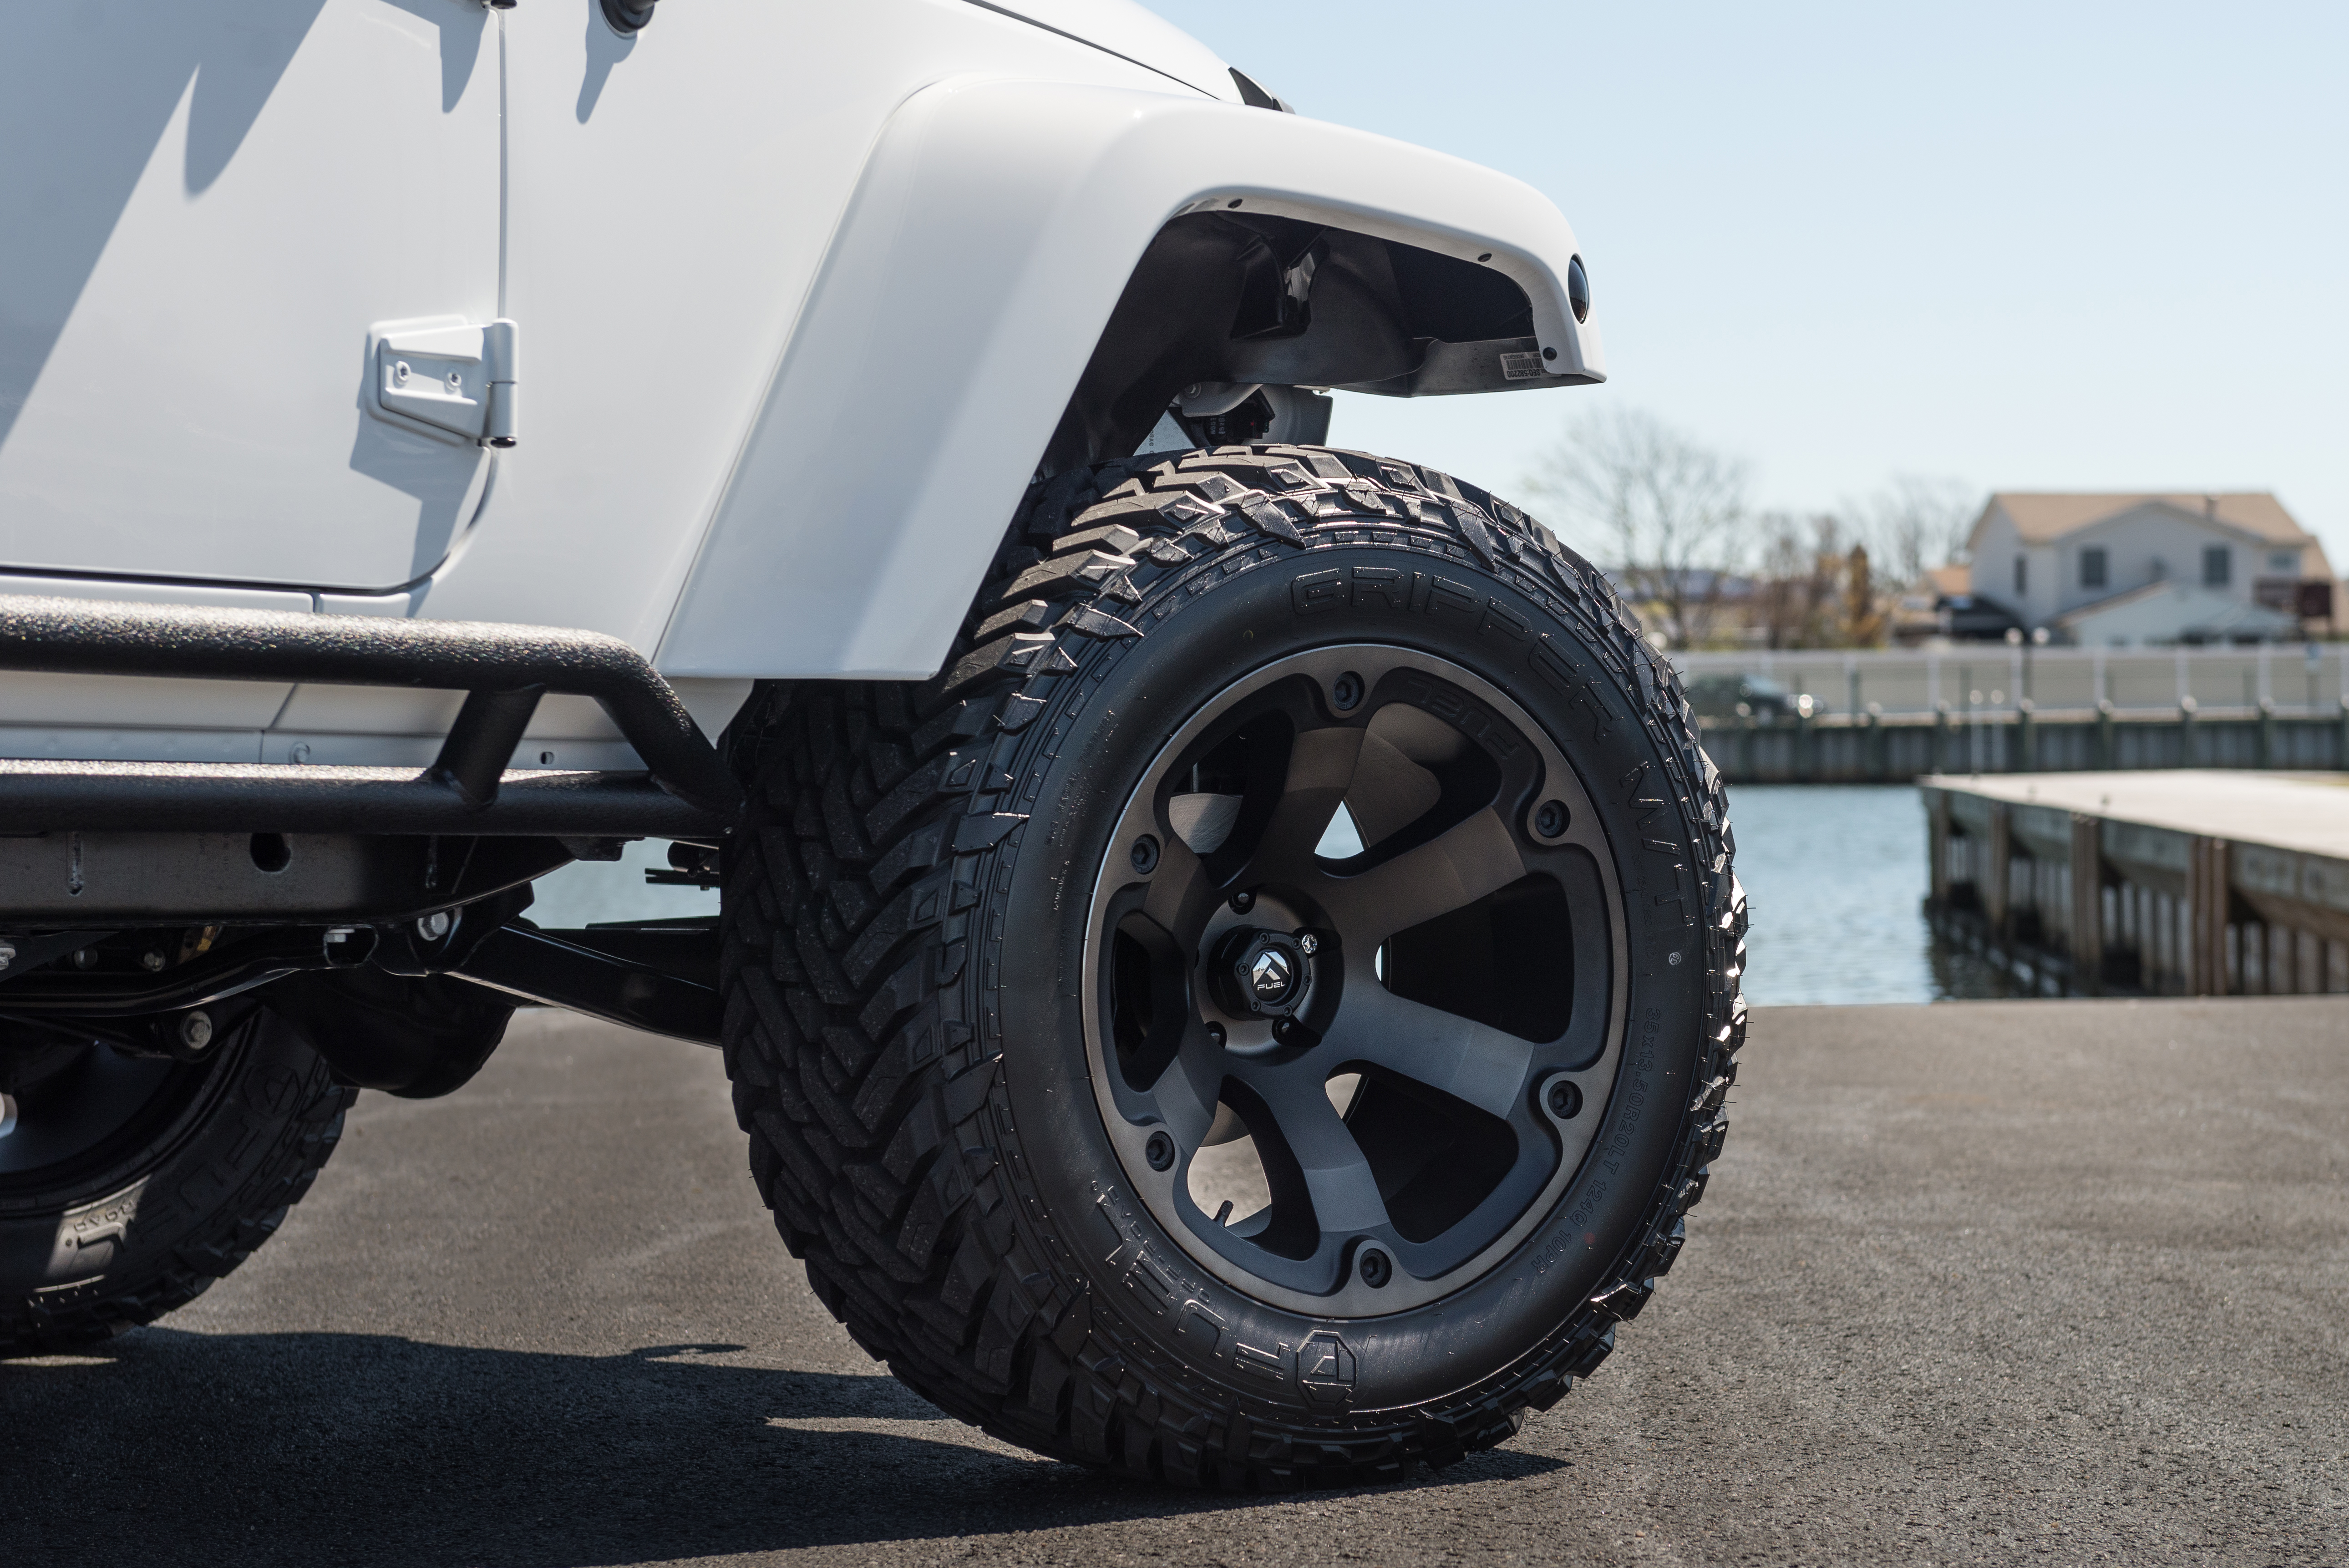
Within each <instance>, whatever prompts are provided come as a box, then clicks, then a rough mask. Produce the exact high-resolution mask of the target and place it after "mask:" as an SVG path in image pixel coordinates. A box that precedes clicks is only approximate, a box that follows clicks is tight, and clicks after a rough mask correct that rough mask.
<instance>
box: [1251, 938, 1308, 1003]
mask: <svg viewBox="0 0 2349 1568" xmlns="http://www.w3.org/2000/svg"><path fill="white" fill-rule="evenodd" d="M1248 989H1249V990H1250V991H1251V992H1255V994H1256V999H1257V1001H1258V1002H1263V1003H1264V1004H1265V1005H1267V1006H1268V1007H1277V1006H1278V1005H1279V1004H1280V1003H1282V1002H1286V1001H1288V993H1289V992H1292V991H1294V990H1296V989H1297V966H1296V965H1295V964H1293V963H1291V962H1289V961H1288V954H1287V953H1285V952H1282V951H1281V950H1279V949H1278V948H1274V949H1271V950H1268V951H1265V952H1260V953H1258V954H1257V958H1256V961H1255V962H1254V963H1252V964H1250V965H1249V966H1248Z"/></svg>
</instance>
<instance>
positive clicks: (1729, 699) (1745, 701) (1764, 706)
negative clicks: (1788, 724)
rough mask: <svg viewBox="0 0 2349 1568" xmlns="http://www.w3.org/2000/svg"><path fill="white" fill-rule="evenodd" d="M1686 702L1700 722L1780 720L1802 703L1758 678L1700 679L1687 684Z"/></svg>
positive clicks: (1700, 677)
mask: <svg viewBox="0 0 2349 1568" xmlns="http://www.w3.org/2000/svg"><path fill="white" fill-rule="evenodd" d="M1688 700H1689V706H1690V707H1692V708H1693V709H1695V710H1696V713H1697V717H1698V718H1700V719H1743V718H1745V717H1747V716H1748V715H1751V716H1752V717H1754V718H1756V719H1764V720H1767V719H1783V718H1785V716H1786V715H1787V714H1789V713H1792V712H1794V711H1796V709H1797V708H1798V707H1799V706H1800V705H1801V704H1802V702H1803V699H1801V698H1799V697H1796V696H1795V695H1794V694H1793V693H1792V692H1789V691H1787V690H1786V689H1785V687H1783V686H1781V685H1779V684H1778V683H1777V682H1776V681H1775V680H1764V679H1763V678H1762V677H1760V676H1758V675H1700V676H1698V677H1697V678H1696V679H1695V680H1692V681H1690V682H1689V683H1688Z"/></svg>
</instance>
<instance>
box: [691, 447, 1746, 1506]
mask: <svg viewBox="0 0 2349 1568" xmlns="http://www.w3.org/2000/svg"><path fill="white" fill-rule="evenodd" d="M738 736H739V737H740V738H741V739H742V740H743V741H744V742H746V751H745V753H744V754H745V755H746V756H747V757H748V758H749V759H750V765H751V766H753V767H754V768H755V771H756V774H757V784H758V790H757V794H758V795H759V805H758V806H757V807H756V808H755V815H754V826H753V828H752V830H751V831H750V833H748V834H746V835H743V836H741V838H740V844H739V847H738V849H737V851H736V852H735V854H734V855H733V857H732V860H731V863H730V866H729V867H728V880H727V888H726V909H727V915H726V921H727V928H728V932H729V942H728V947H727V954H726V960H725V982H726V985H727V988H728V995H729V1014H728V1016H729V1029H728V1041H727V1061H728V1064H729V1068H730V1072H731V1073H732V1075H733V1076H734V1080H735V1092H736V1104H737V1107H738V1110H739V1112H740V1116H741V1119H742V1123H743V1126H744V1127H745V1129H746V1130H747V1131H749V1132H750V1137H751V1165H752V1169H753V1171H754V1173H755V1174H756V1175H757V1177H758V1179H759V1182H760V1186H761V1191H762V1193H763V1194H764V1195H765V1196H766V1198H767V1199H768V1201H769V1203H770V1204H771V1206H772V1208H773V1209H774V1210H775V1214H776V1219H777V1222H778V1224H779V1226H780V1228H781V1231H782V1232H783V1235H784V1238H785V1240H786V1241H788V1242H789V1243H790V1244H791V1246H792V1249H793V1251H795V1252H797V1253H798V1254H799V1255H800V1256H801V1257H802V1258H804V1259H805V1260H806V1262H807V1265H808V1270H809V1275H810V1278H811V1279H812V1281H813V1282H814V1284H815V1286H816V1289H817V1290H818V1292H819V1293H821V1294H822V1296H823V1299H824V1301H825V1303H827V1304H828V1305H829V1306H831V1308H832V1309H833V1311H834V1312H835V1313H837V1314H839V1315H840V1316H841V1317H842V1319H843V1321H844V1322H845V1323H846V1324H847V1325H848V1327H849V1329H850V1331H851V1332H852V1333H853V1334H854V1335H855V1336H856V1338H857V1339H858V1340H859V1342H860V1343H862V1344H863V1345H865V1346H866V1348H868V1349H869V1350H871V1351H872V1352H873V1353H874V1355H879V1356H882V1357H885V1358H886V1359H887V1361H888V1362H889V1364H890V1366H891V1367H892V1368H893V1369H894V1370H895V1372H896V1373H897V1374H898V1375H899V1376H901V1377H903V1378H904V1379H905V1381H906V1382H908V1383H909V1384H911V1385H912V1386H914V1387H915V1388H916V1389H917V1390H919V1391H920V1392H921V1393H923V1394H924V1395H926V1397H929V1398H931V1399H933V1400H934V1401H936V1403H938V1404H939V1405H941V1406H942V1407H945V1408H947V1409H948V1410H950V1411H952V1412H954V1413H956V1414H957V1415H959V1416H962V1417H965V1418H966V1419H968V1420H971V1421H974V1422H977V1423H978V1424H980V1425H982V1426H984V1427H986V1428H988V1429H989V1430H990V1431H993V1432H996V1433H998V1434H999V1435H1001V1436H1003V1437H1006V1438H1010V1439H1012V1440H1014V1441H1017V1442H1020V1443H1024V1444H1027V1445H1029V1446H1030V1447H1032V1448H1035V1449H1040V1450H1041V1451H1043V1452H1047V1453H1051V1454H1056V1455H1061V1456H1064V1457H1068V1458H1071V1459H1080V1460H1083V1461H1086V1462H1090V1463H1094V1464H1102V1465H1108V1466H1113V1467H1117V1468H1122V1469H1128V1470H1132V1471H1135V1472H1141V1473H1148V1474H1155V1475H1161V1476H1164V1477H1166V1478H1169V1479H1173V1480H1182V1481H1186V1482H1194V1483H1198V1484H1207V1485H1223V1486H1268V1485H1289V1484H1297V1483H1299V1482H1313V1481H1330V1480H1361V1479H1369V1478H1373V1477H1381V1476H1393V1475H1397V1474H1399V1473H1401V1472H1402V1469H1404V1468H1406V1467H1407V1466H1409V1465H1410V1464H1412V1463H1413V1462H1415V1461H1419V1460H1426V1461H1430V1462H1434V1463H1443V1462H1445V1461H1448V1460H1450V1459H1456V1458H1458V1457H1459V1456H1460V1455H1461V1454H1462V1453H1464V1452H1465V1451H1467V1450H1469V1449H1475V1448H1480V1447H1485V1446H1488V1445H1490V1444H1493V1443H1495V1442H1498V1441H1500V1440H1502V1439H1503V1438H1506V1437H1507V1436H1509V1435H1510V1434H1511V1433H1513V1432H1514V1431H1515V1430H1516V1428H1517V1424H1518V1423H1519V1422H1520V1421H1521V1420H1522V1419H1523V1412H1524V1410H1525V1409H1526V1407H1528V1406H1533V1407H1545V1408H1546V1407H1547V1406H1549V1405H1550V1404H1552V1403H1553V1402H1555V1401H1556V1399H1557V1397H1558V1396H1559V1395H1560V1394H1561V1393H1563V1392H1564V1391H1565V1390H1566V1388H1567V1387H1568V1386H1569V1385H1570V1384H1571V1382H1572V1380H1573V1378H1574V1377H1575V1376H1580V1375H1582V1374H1585V1373H1587V1372H1588V1371H1589V1370H1590V1369H1591V1368H1592V1367H1594V1366H1597V1365H1598V1363H1599V1360H1600V1359H1601V1358H1602V1357H1603V1356H1604V1355H1606V1354H1607V1352H1608V1350H1609V1348H1610V1347H1611V1345H1612V1344H1613V1334H1612V1325H1613V1324H1615V1323H1616V1322H1618V1321H1619V1320H1621V1319H1624V1318H1628V1317H1630V1316H1631V1315H1633V1314H1635V1313H1637V1312H1638V1310H1639V1309H1640V1306H1641V1305H1642V1304H1643V1303H1645V1302H1646V1300H1647V1299H1648V1295H1649V1293H1650V1292H1651V1289H1652V1288H1653V1283H1654V1277H1655V1276H1656V1275H1657V1274H1660V1273H1661V1272H1663V1271H1664V1270H1665V1269H1666V1268H1668V1267H1669V1266H1670V1265H1671V1261H1672V1259H1673V1257H1674V1256H1675V1255H1676V1254H1677V1252H1678V1251H1679V1249H1680V1245H1681V1240H1682V1223H1681V1217H1682V1214H1683V1213H1684V1212H1685V1211H1686V1210H1687V1209H1688V1208H1689V1206H1690V1205H1692V1204H1693V1203H1694V1202H1695V1201H1696V1199H1697V1198H1698V1197H1699V1195H1700V1194H1701V1193H1702V1190H1703V1187H1704V1182H1705V1179H1706V1165H1707V1162H1708V1161H1709V1160H1710V1159H1711V1158H1712V1157H1713V1155H1714V1154H1715V1153H1716V1152H1718V1150H1719V1148H1720V1146H1721V1140H1722V1137H1723V1132H1724V1130H1725V1125H1726V1124H1725V1120H1724V1118H1723V1115H1722V1105H1723V1098H1724V1096H1725V1094H1726V1091H1727V1089H1728V1086H1729V1084H1730V1082H1731V1080H1732V1077H1733V1070H1734V1069H1733V1062H1732V1055H1733V1053H1734V1051H1735V1050H1736V1048H1737V1046H1738V1045H1739V1044H1741V1042H1742V1039H1743V1033H1744V1006H1743V1003H1742V1002H1741V1001H1740V999H1739V995H1738V975H1739V971H1740V968H1741V966H1742V963H1743V934H1744V900H1743V898H1742V895H1741V894H1740V893H1739V891H1738V889H1737V886H1736V882H1735V878H1734V877H1733V874H1732V872H1731V869H1730V863H1729V855H1730V839H1729V831H1728V825H1727V822H1726V819H1725V815H1724V802H1723V793H1722V790H1721V788H1720V785H1719V782H1718V778H1717V775H1715V774H1713V771H1712V769H1711V767H1710V765H1709V764H1708V763H1707V762H1706V761H1705V759H1704V756H1703V753H1702V751H1700V750H1699V748H1698V746H1697V742H1696V737H1695V733H1694V731H1693V727H1692V722H1691V720H1690V718H1689V714H1688V711H1687V708H1686V705H1685V704H1684V703H1683V702H1682V699H1681V696H1680V691H1679V686H1678V682H1677V680H1676V679H1675V678H1674V677H1673V675H1672V673H1671V670H1670V668H1669V666H1667V665H1665V664H1664V663H1663V662H1662V661H1661V659H1658V658H1656V657H1655V656H1654V655H1653V654H1652V652H1651V650H1650V649H1649V648H1648V647H1647V646H1646V644H1645V643H1644V642H1643V641H1642V640H1641V639H1640V637H1639V635H1638V628H1637V627H1636V625H1634V624H1633V623H1632V622H1631V621H1630V618H1629V617H1628V616H1626V615H1624V614H1623V613H1622V611H1621V609H1620V608H1619V606H1618V605H1617V604H1616V602H1615V599H1614V597H1613V596H1612V594H1611V592H1610V591H1609V588H1608V587H1607V585H1606V582H1605V579H1604V578H1603V577H1602V576H1600V575H1599V574H1598V573H1597V572H1595V571H1592V570H1591V569H1590V568H1589V567H1588V566H1586V565H1585V564H1584V563H1582V562H1581V561H1579V560H1578V559H1577V558H1576V557H1574V556H1572V555H1570V554H1569V553H1568V552H1566V551H1564V550H1563V549H1561V548H1560V547H1559V546H1558V545H1557V543H1556V541H1555V540H1554V539H1553V538H1551V537H1550V536H1549V535H1548V534H1547V531H1546V530H1544V529H1542V528H1541V527H1540V526H1539V525H1538V524H1535V523H1533V522H1532V521H1531V520H1530V519H1528V518H1526V517H1525V516H1524V515H1523V514H1520V513H1518V512H1516V510H1515V509H1514V508H1512V507H1510V506H1508V505H1507V504H1506V503H1502V502H1499V501H1496V500H1495V499H1493V498H1492V497H1490V496H1488V495H1485V493H1482V492H1480V491H1476V490H1474V489H1472V488H1469V487H1466V486H1463V485H1459V484H1457V483H1454V481H1452V480H1450V479H1448V478H1446V477H1445V476H1444V475H1442V474H1438V473H1434V472H1429V471H1426V470H1422V469H1414V468H1410V467H1407V466H1405V465H1402V464H1399V463H1393V462H1381V461H1380V460H1377V459H1372V458H1368V457H1364V456H1361V455H1360V454H1355V453H1345V452H1328V451H1322V450H1318V449H1300V448H1292V447H1279V446H1257V447H1249V448H1239V447H1227V448H1223V449H1219V450H1217V451H1216V452H1199V453H1193V454H1191V455H1189V456H1187V457H1185V458H1182V459H1180V460H1177V461H1170V462H1161V463H1158V464H1156V465H1154V466H1149V467H1143V466H1142V465H1139V464H1126V465H1111V466H1110V467H1109V468H1107V469H1105V470H1101V471H1095V472H1092V473H1089V474H1077V475H1072V476H1063V477H1062V478H1061V479H1060V480H1056V481H1055V482H1054V483H1053V484H1052V485H1051V486H1049V487H1041V488H1040V492H1039V493H1033V494H1031V497H1030V503H1029V504H1028V506H1027V507H1026V509H1025V510H1024V513H1023V517H1022V521H1021V524H1020V527H1019V530H1018V531H1017V532H1016V533H1015V535H1014V539H1013V542H1012V544H1011V546H1010V547H1009V552H1008V554H1007V556H1006V558H1005V560H1004V562H1003V576H1001V577H1000V578H999V580H998V581H997V582H996V583H995V584H994V585H992V586H991V587H989V589H988V592H987V593H986V595H985V596H983V597H982V600H981V602H980V604H979V605H978V607H977V609H976V611H975V613H974V616H973V618H972V622H971V625H970V627H969V628H968V634H967V636H966V637H965V639H963V641H962V642H961V643H960V644H958V646H957V654H956V657H955V659H954V660H953V662H952V663H951V665H950V667H949V669H948V670H947V673H946V674H945V675H943V676H941V677H940V678H939V679H937V680H934V681H931V682H929V683H927V684H926V685H925V686H923V687H920V688H905V687H886V686H864V687H843V686H838V685H820V684H814V683H810V684H806V685H802V686H799V687H796V688H788V689H779V690H777V691H774V692H772V693H771V694H770V695H769V697H768V699H767V706H766V708H765V710H764V711H763V713H762V714H761V716H760V717H759V718H758V719H757V720H756V721H754V722H750V723H748V724H745V725H743V726H741V727H740V728H739V729H738Z"/></svg>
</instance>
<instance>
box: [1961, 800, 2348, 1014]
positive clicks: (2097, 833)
mask: <svg viewBox="0 0 2349 1568" xmlns="http://www.w3.org/2000/svg"><path fill="white" fill-rule="evenodd" d="M1918 783H1919V784H1920V787H1921V788H1922V790H1923V792H1924V796H1925V807H1926V822H1927V838H1928V852H1929V853H1930V856H1931V861H1930V864H1931V867H1932V878H1931V884H1930V892H1929V893H1928V895H1927V897H1926V913H1927V915H1928V917H1929V918H1930V920H1931V921H1932V924H1933V927H1934V929H1935V930H1937V931H1939V932H1940V934H1941V935H1942V936H1943V937H1944V938H1945V939H1947V940H1951V941H1954V942H1957V943H1959V944H1961V945H1962V946H1965V947H1969V948H1971V949H1973V950H1976V951H1978V952H1980V953H1982V955H1983V956H1984V957H1985V958H1988V959H1990V960H1991V961H1992V962H1994V963H1997V964H1999V965H2000V966H2001V967H2002V968H2004V969H2005V970H2007V971H2008V972H2009V973H2011V974H2012V975H2013V977H2014V979H2015V980H2016V981H2017V982H2018V983H2019V984H2020V985H2021V986H2022V987H2023V989H2025V990H2027V991H2033V992H2040V993H2042V994H2046V995H2090V996H2093V995H2107V994H2117V995H2170V996H2178V995H2185V996H2224V995H2280V994H2296V993H2310V992H2349V774H2282V773H2268V774H2261V773H2220V772H2215V771H2210V770H2207V769H2177V770H2172V771H2168V772H2160V773H2065V774H2033V775H2027V776H2020V777H2017V776H2008V777H2000V778H1988V777H1979V776H1966V777H1958V776H1953V775H1948V774H1935V775H1932V776H1930V777H1927V778H1923V779H1920V780H1919V781H1918ZM2084 872H2085V874H2084Z"/></svg>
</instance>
